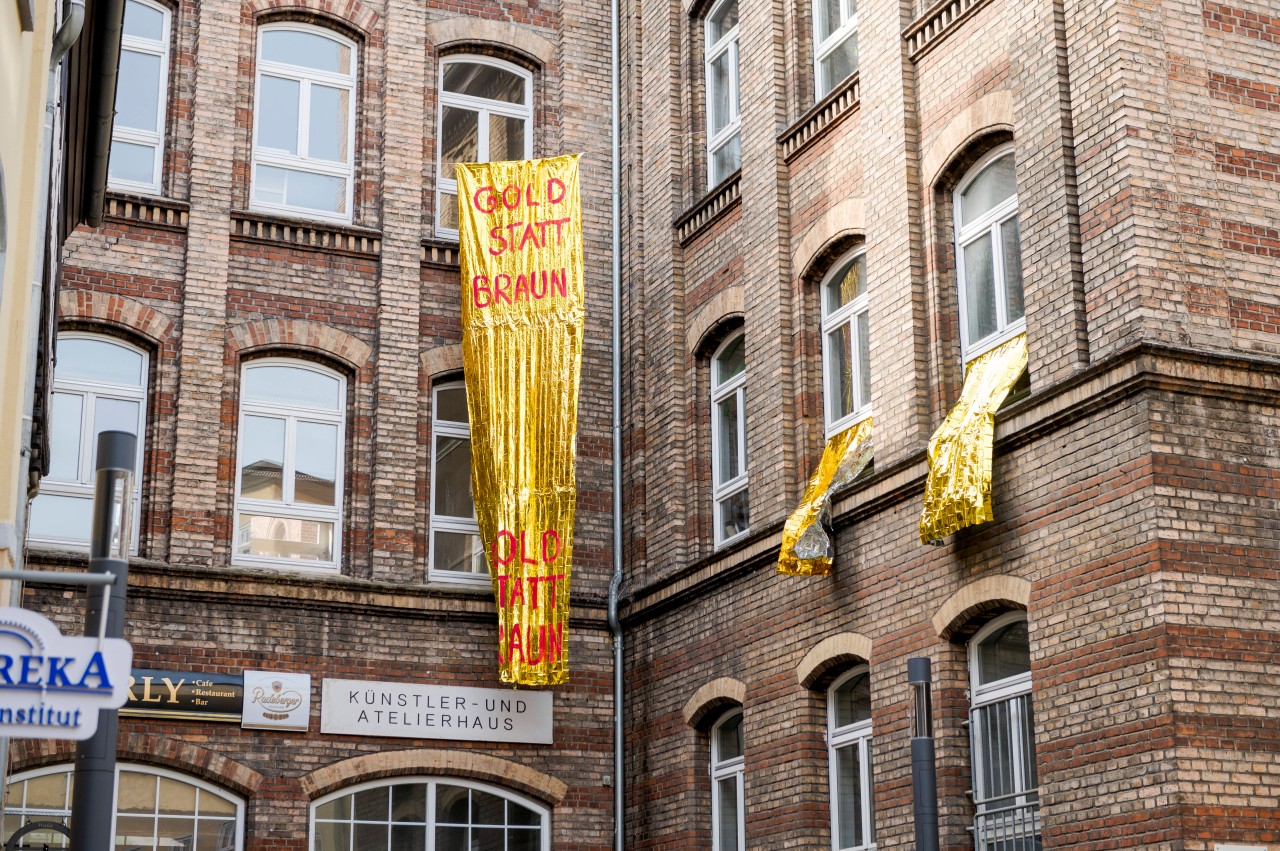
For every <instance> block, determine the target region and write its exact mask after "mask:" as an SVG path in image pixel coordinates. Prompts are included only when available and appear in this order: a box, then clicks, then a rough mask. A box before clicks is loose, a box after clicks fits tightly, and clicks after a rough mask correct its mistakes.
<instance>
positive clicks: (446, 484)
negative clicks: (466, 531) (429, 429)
mask: <svg viewBox="0 0 1280 851" xmlns="http://www.w3.org/2000/svg"><path fill="white" fill-rule="evenodd" d="M435 513H436V514H440V515H443V516H445V517H465V518H468V519H474V518H475V516H476V508H475V503H474V501H473V500H472V498H471V440H470V439H469V438H465V437H437V438H436V498H435Z"/></svg>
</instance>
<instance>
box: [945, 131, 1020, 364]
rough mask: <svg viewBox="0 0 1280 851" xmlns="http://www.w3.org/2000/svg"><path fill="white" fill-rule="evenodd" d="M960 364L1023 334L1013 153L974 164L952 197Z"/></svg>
mask: <svg viewBox="0 0 1280 851" xmlns="http://www.w3.org/2000/svg"><path fill="white" fill-rule="evenodd" d="M954 201H955V204H954V215H955V228H956V272H957V277H958V279H959V282H960V338H961V341H962V343H963V347H964V359H965V362H966V363H967V362H969V361H971V360H973V359H974V358H975V357H977V356H978V355H980V354H982V353H983V352H985V351H987V350H988V349H991V348H993V347H995V346H997V345H999V344H1000V343H1002V342H1004V341H1005V340H1007V339H1009V338H1010V337H1012V336H1014V335H1016V334H1020V333H1022V332H1023V331H1025V330H1026V319H1025V312H1026V311H1025V308H1024V306H1023V300H1022V250H1021V243H1020V241H1019V236H1018V190H1017V182H1016V176H1015V174H1014V158H1013V147H1012V146H1010V145H1004V146H1001V147H999V148H997V149H996V150H994V151H992V152H991V153H990V154H988V155H987V156H985V157H983V158H982V159H981V160H979V162H978V164H977V165H975V166H974V167H973V168H972V169H970V170H969V172H968V173H967V174H966V175H965V177H964V179H963V180H961V181H960V185H959V186H958V187H957V188H956V191H955V195H954Z"/></svg>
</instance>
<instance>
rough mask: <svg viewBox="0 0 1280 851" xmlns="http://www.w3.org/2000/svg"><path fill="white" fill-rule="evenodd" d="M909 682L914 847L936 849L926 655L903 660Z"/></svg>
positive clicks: (934, 775) (935, 778) (930, 693)
mask: <svg viewBox="0 0 1280 851" xmlns="http://www.w3.org/2000/svg"><path fill="white" fill-rule="evenodd" d="M907 683H908V684H909V685H910V686H911V698H912V699H911V704H912V706H911V709H912V717H911V796H912V801H913V802H914V806H913V812H912V815H913V816H914V819H915V825H916V851H938V769H937V764H936V762H935V760H934V750H933V672H932V670H931V666H930V663H929V659H928V658H926V657H916V658H912V659H908V660H907Z"/></svg>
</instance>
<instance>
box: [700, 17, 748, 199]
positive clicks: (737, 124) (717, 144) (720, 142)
mask: <svg viewBox="0 0 1280 851" xmlns="http://www.w3.org/2000/svg"><path fill="white" fill-rule="evenodd" d="M737 2H738V0H718V2H717V3H715V4H714V5H712V7H711V8H710V9H709V10H708V11H707V14H706V16H705V17H704V18H703V19H702V20H703V28H704V30H706V32H705V41H706V50H705V51H704V53H705V57H704V59H703V75H704V76H703V79H704V80H706V95H707V188H708V189H714V188H715V187H716V186H717V185H719V184H720V183H721V182H723V181H724V179H725V178H727V177H728V176H729V175H730V174H732V173H733V172H732V171H731V172H729V173H728V174H720V175H717V174H716V171H715V162H716V154H717V153H718V152H719V151H720V149H721V148H723V147H724V146H725V145H728V144H730V143H732V142H733V138H734V137H735V136H737V135H738V134H739V133H740V132H741V130H742V115H741V100H742V88H741V84H740V80H739V76H738V66H739V58H738V25H737V24H735V25H734V26H733V28H732V29H731V30H729V31H728V32H726V33H725V34H724V35H722V36H721V37H720V38H719V40H718V41H715V42H712V41H711V31H710V28H709V27H707V22H708V21H710V20H711V19H712V18H714V17H715V15H716V13H717V12H719V11H720V9H721V7H722V6H725V5H728V4H730V3H737ZM738 12H739V15H741V12H742V10H741V8H739V10H738ZM726 53H728V54H729V56H730V57H731V61H730V63H729V88H730V89H731V90H732V96H731V97H730V98H729V121H728V122H727V123H726V124H725V126H724V128H723V129H721V131H720V132H719V133H716V134H715V135H714V136H713V135H712V134H711V127H712V126H713V124H714V121H713V118H712V114H711V110H712V109H713V108H714V107H713V106H712V104H714V103H715V92H714V91H713V89H714V86H715V83H714V80H715V75H714V74H713V73H712V70H711V65H712V63H713V62H715V61H716V60H717V59H719V58H720V57H721V56H723V55H725V54H726ZM739 168H741V161H739Z"/></svg>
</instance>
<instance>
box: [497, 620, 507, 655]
mask: <svg viewBox="0 0 1280 851" xmlns="http://www.w3.org/2000/svg"><path fill="white" fill-rule="evenodd" d="M505 634H506V630H504V629H503V628H502V624H498V662H499V663H503V662H506V661H507V657H506V656H504V655H502V636H503V635H505Z"/></svg>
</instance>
